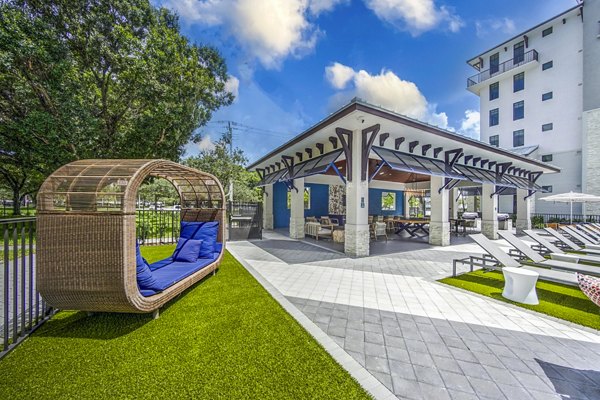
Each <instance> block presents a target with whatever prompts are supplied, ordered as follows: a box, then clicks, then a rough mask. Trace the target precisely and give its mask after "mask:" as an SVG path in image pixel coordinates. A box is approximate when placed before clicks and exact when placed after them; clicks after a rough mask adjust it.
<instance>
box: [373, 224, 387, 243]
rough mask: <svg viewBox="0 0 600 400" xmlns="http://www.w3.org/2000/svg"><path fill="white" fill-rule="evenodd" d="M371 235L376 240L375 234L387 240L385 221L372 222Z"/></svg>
mask: <svg viewBox="0 0 600 400" xmlns="http://www.w3.org/2000/svg"><path fill="white" fill-rule="evenodd" d="M370 227H371V236H372V237H373V239H375V240H377V236H383V237H385V241H386V242H387V240H388V236H387V223H385V222H373V223H372V224H371V225H370Z"/></svg>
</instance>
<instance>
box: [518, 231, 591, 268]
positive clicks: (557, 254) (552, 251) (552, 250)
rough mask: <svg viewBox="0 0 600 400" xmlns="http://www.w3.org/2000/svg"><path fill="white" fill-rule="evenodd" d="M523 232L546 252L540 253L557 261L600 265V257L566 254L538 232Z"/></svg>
mask: <svg viewBox="0 0 600 400" xmlns="http://www.w3.org/2000/svg"><path fill="white" fill-rule="evenodd" d="M523 232H525V234H526V235H527V236H529V237H530V238H532V239H533V240H535V241H536V242H537V243H539V244H540V245H541V246H542V247H543V248H545V249H546V251H540V253H542V252H543V253H545V254H548V255H550V257H552V258H553V259H555V260H562V261H569V260H573V262H579V261H583V262H587V263H591V264H599V265H600V255H587V254H577V253H566V252H565V251H563V250H562V249H561V248H559V247H558V246H555V245H554V244H552V243H551V242H550V241H549V240H548V239H546V238H545V237H543V236H541V235H538V234H537V233H536V232H534V231H532V230H530V229H525V230H524V231H523Z"/></svg>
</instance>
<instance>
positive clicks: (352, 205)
mask: <svg viewBox="0 0 600 400" xmlns="http://www.w3.org/2000/svg"><path fill="white" fill-rule="evenodd" d="M348 146H349V147H351V148H352V180H351V181H348V182H346V226H345V227H344V230H345V236H346V237H345V241H344V252H345V253H346V254H347V255H349V256H351V257H365V256H368V255H369V238H370V234H369V181H368V180H366V181H361V154H362V132H361V131H360V130H356V131H354V133H353V135H352V142H351V143H348Z"/></svg>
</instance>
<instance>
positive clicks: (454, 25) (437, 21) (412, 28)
mask: <svg viewBox="0 0 600 400" xmlns="http://www.w3.org/2000/svg"><path fill="white" fill-rule="evenodd" d="M364 2H365V5H366V6H367V7H368V8H369V9H371V10H372V11H373V12H374V13H375V15H377V17H378V18H379V19H381V20H383V21H386V22H389V23H391V24H393V25H396V26H398V27H400V28H402V29H406V30H408V31H409V32H410V33H411V34H412V35H419V34H420V33H423V32H425V31H428V30H431V29H434V28H436V27H437V26H439V25H441V24H446V25H447V28H448V29H449V30H450V31H451V32H457V31H458V30H460V28H462V27H463V26H464V23H463V21H462V19H461V18H460V17H459V16H458V15H456V14H455V13H454V12H453V10H452V9H450V8H449V7H445V6H441V7H438V6H436V4H435V2H434V0H364Z"/></svg>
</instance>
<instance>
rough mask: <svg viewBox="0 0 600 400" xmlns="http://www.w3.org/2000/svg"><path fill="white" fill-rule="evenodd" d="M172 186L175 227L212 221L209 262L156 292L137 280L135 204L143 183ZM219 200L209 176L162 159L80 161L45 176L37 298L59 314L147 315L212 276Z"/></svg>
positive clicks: (221, 213) (221, 215) (221, 219)
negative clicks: (151, 180) (152, 180)
mask: <svg viewBox="0 0 600 400" xmlns="http://www.w3.org/2000/svg"><path fill="white" fill-rule="evenodd" d="M150 176H153V177H158V178H164V179H166V180H168V181H169V182H171V183H172V184H173V186H174V187H175V189H176V190H177V192H178V193H179V196H180V198H181V213H180V215H181V221H188V222H208V221H218V233H217V242H218V244H219V246H220V247H219V249H218V254H217V253H215V259H214V262H211V263H210V264H209V265H207V266H205V267H203V268H202V269H200V270H199V271H197V272H194V273H193V274H191V275H190V276H187V277H186V278H184V279H182V280H181V281H179V282H176V283H174V284H173V285H172V286H170V287H168V288H166V289H165V290H163V291H162V292H160V293H158V294H154V295H150V296H143V295H142V294H141V293H140V290H139V289H138V284H137V280H136V221H135V219H136V199H137V191H138V188H139V187H140V185H141V184H142V182H143V181H144V179H146V178H147V177H150ZM224 199H225V194H224V192H223V188H222V186H221V184H220V183H219V181H218V180H217V179H216V178H215V177H214V176H212V175H210V174H207V173H205V172H201V171H198V170H196V169H193V168H189V167H186V166H183V165H180V164H177V163H175V162H172V161H167V160H81V161H75V162H72V163H70V164H67V165H65V166H63V167H61V168H59V169H58V170H56V171H55V172H54V173H53V174H52V175H50V176H49V177H48V178H47V179H46V181H45V182H44V184H43V185H42V187H41V188H40V191H39V192H38V198H37V207H38V217H37V224H38V227H37V246H38V250H39V251H38V252H37V271H36V279H37V286H38V289H39V292H40V294H41V295H42V296H43V297H44V299H45V300H46V301H47V302H48V303H49V304H50V305H52V306H53V307H56V308H59V309H65V310H83V311H108V312H134V313H135V312H138V313H145V312H153V311H156V312H157V310H158V309H159V308H160V307H161V306H163V305H164V304H165V303H166V302H168V301H169V300H171V299H173V298H174V297H175V296H177V295H178V294H180V293H182V292H183V291H184V290H185V289H187V288H188V287H190V286H192V285H193V284H194V283H196V282H198V281H199V280H201V279H202V278H204V277H205V276H206V275H208V274H209V273H213V272H214V271H215V270H216V269H217V267H218V266H219V264H220V262H221V259H222V257H223V252H224V251H225V238H224V232H223V230H224V227H225V208H224V207H225V202H224Z"/></svg>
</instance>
